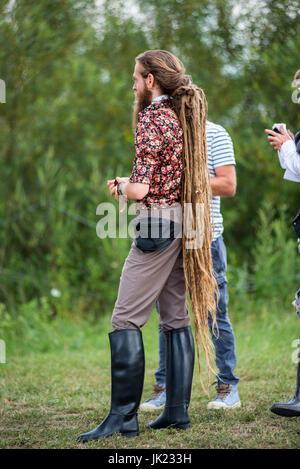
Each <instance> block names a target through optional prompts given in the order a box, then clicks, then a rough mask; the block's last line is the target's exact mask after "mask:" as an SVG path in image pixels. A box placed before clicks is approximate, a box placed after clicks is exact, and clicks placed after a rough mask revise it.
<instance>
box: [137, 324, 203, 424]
mask: <svg viewBox="0 0 300 469" xmlns="http://www.w3.org/2000/svg"><path fill="white" fill-rule="evenodd" d="M164 334H165V338H166V354H167V357H166V395H167V397H166V405H165V408H164V410H163V412H162V413H161V415H160V416H159V417H158V418H157V419H156V420H154V421H153V422H150V423H148V424H147V425H146V426H147V427H149V428H153V429H154V430H157V429H160V428H168V427H173V428H177V429H181V430H186V429H187V428H190V417H189V414H188V407H189V403H190V398H191V389H192V379H193V370H194V340H193V335H192V331H191V327H190V326H188V327H182V328H180V329H171V330H168V331H164Z"/></svg>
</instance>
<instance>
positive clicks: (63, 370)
mask: <svg viewBox="0 0 300 469" xmlns="http://www.w3.org/2000/svg"><path fill="white" fill-rule="evenodd" d="M254 313H255V311H254ZM233 324H234V328H235V334H236V340H237V352H238V366H237V369H236V372H237V374H238V375H239V377H240V378H241V382H240V397H241V400H242V408H241V409H236V410H233V411H208V410H207V409H206V405H207V402H208V397H207V396H205V394H204V393H203V391H202V389H201V387H200V384H199V378H198V371H197V368H196V367H195V374H194V383H193V392H192V400H191V405H190V416H191V421H192V428H191V429H190V430H188V431H185V432H177V431H175V430H169V429H166V430H160V431H156V432H155V431H153V430H148V429H145V424H146V422H148V421H149V420H151V419H152V418H154V417H155V413H152V414H151V413H146V414H145V413H140V415H139V422H140V435H139V436H138V437H137V438H133V439H126V438H123V437H121V436H113V437H112V438H108V439H104V440H99V441H97V442H93V443H89V444H88V445H79V444H77V443H76V435H78V434H79V433H81V432H83V431H87V430H90V429H92V428H94V427H95V426H96V425H97V424H98V423H99V422H100V421H101V420H102V419H103V418H104V417H105V415H106V413H107V410H108V409H109V405H110V352H109V342H108V337H107V333H108V332H109V331H110V321H109V318H104V319H102V320H101V321H100V322H99V323H98V324H97V325H96V326H92V325H91V324H87V323H84V322H82V321H79V320H77V321H76V320H75V321H73V322H71V321H70V320H67V319H65V320H63V321H58V322H56V323H55V325H53V324H52V326H51V328H50V327H49V328H48V327H47V326H43V327H41V328H40V329H39V331H38V332H34V330H33V331H32V333H31V335H30V334H27V335H26V337H27V339H26V340H25V339H24V340H23V339H22V340H18V338H17V337H15V338H14V341H12V340H9V341H8V344H7V363H6V364H0V376H1V395H0V448H82V447H83V448H87V447H88V448H110V449H119V448H155V449H160V448H163V449H168V448H170V449H180V448H187V449H190V448H300V429H299V418H289V419H288V418H282V417H278V416H276V415H274V414H272V413H271V412H270V411H269V408H270V405H271V404H272V402H274V401H278V400H288V399H290V398H291V397H292V395H293V394H294V390H295V380H296V365H295V364H294V363H293V362H292V353H293V352H294V351H295V348H293V346H292V342H293V340H295V339H297V337H298V336H299V323H298V322H297V318H296V316H295V314H294V313H293V312H290V313H285V314H279V313H277V314H275V313H271V312H265V313H264V312H261V311H260V319H259V320H257V319H254V317H250V316H248V317H247V318H246V319H241V318H240V319H238V320H235V321H233ZM156 327H157V318H156V314H154V313H153V314H152V316H151V318H150V321H149V323H148V324H147V325H146V326H145V327H144V329H143V335H144V342H145V351H146V376H145V385H144V393H143V399H145V398H148V397H149V395H150V393H151V392H152V384H153V381H154V379H153V373H154V371H155V369H156V366H157V332H156ZM49 334H50V335H49ZM0 338H1V337H0ZM32 344H34V350H35V351H33V350H31V349H32ZM210 389H211V392H210V397H213V396H214V387H213V386H211V388H210Z"/></svg>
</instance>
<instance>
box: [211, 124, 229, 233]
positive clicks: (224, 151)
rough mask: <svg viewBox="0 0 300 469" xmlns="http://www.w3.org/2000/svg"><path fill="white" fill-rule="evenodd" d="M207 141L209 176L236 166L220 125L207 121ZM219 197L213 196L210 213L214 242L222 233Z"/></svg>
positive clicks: (225, 135)
mask: <svg viewBox="0 0 300 469" xmlns="http://www.w3.org/2000/svg"><path fill="white" fill-rule="evenodd" d="M206 140H207V163H208V169H209V174H210V176H211V177H216V172H215V168H218V167H220V166H226V165H229V164H234V165H235V164H236V162H235V158H234V151H233V145H232V140H231V138H230V136H229V134H228V132H227V131H226V130H225V129H224V127H222V126H221V125H217V124H214V123H213V122H210V121H207V123H206ZM220 208H221V200H220V196H214V197H213V198H212V203H211V211H212V215H213V223H214V238H213V239H214V240H216V239H217V238H218V237H219V236H221V234H222V233H223V231H224V227H223V217H222V214H221V211H220Z"/></svg>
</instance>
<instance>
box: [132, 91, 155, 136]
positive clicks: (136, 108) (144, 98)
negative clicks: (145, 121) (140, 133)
mask: <svg viewBox="0 0 300 469" xmlns="http://www.w3.org/2000/svg"><path fill="white" fill-rule="evenodd" d="M151 100H152V93H151V91H149V90H147V89H146V88H145V89H144V91H142V93H139V94H137V95H136V99H135V101H134V105H133V115H132V128H133V130H134V131H135V128H136V126H137V121H138V115H139V113H140V112H141V111H143V109H145V108H146V107H148V106H149V104H151Z"/></svg>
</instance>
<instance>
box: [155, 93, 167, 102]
mask: <svg viewBox="0 0 300 469" xmlns="http://www.w3.org/2000/svg"><path fill="white" fill-rule="evenodd" d="M166 99H169V96H168V95H167V94H161V95H160V96H157V98H154V99H153V100H152V101H151V104H153V103H158V102H160V101H166Z"/></svg>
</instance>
